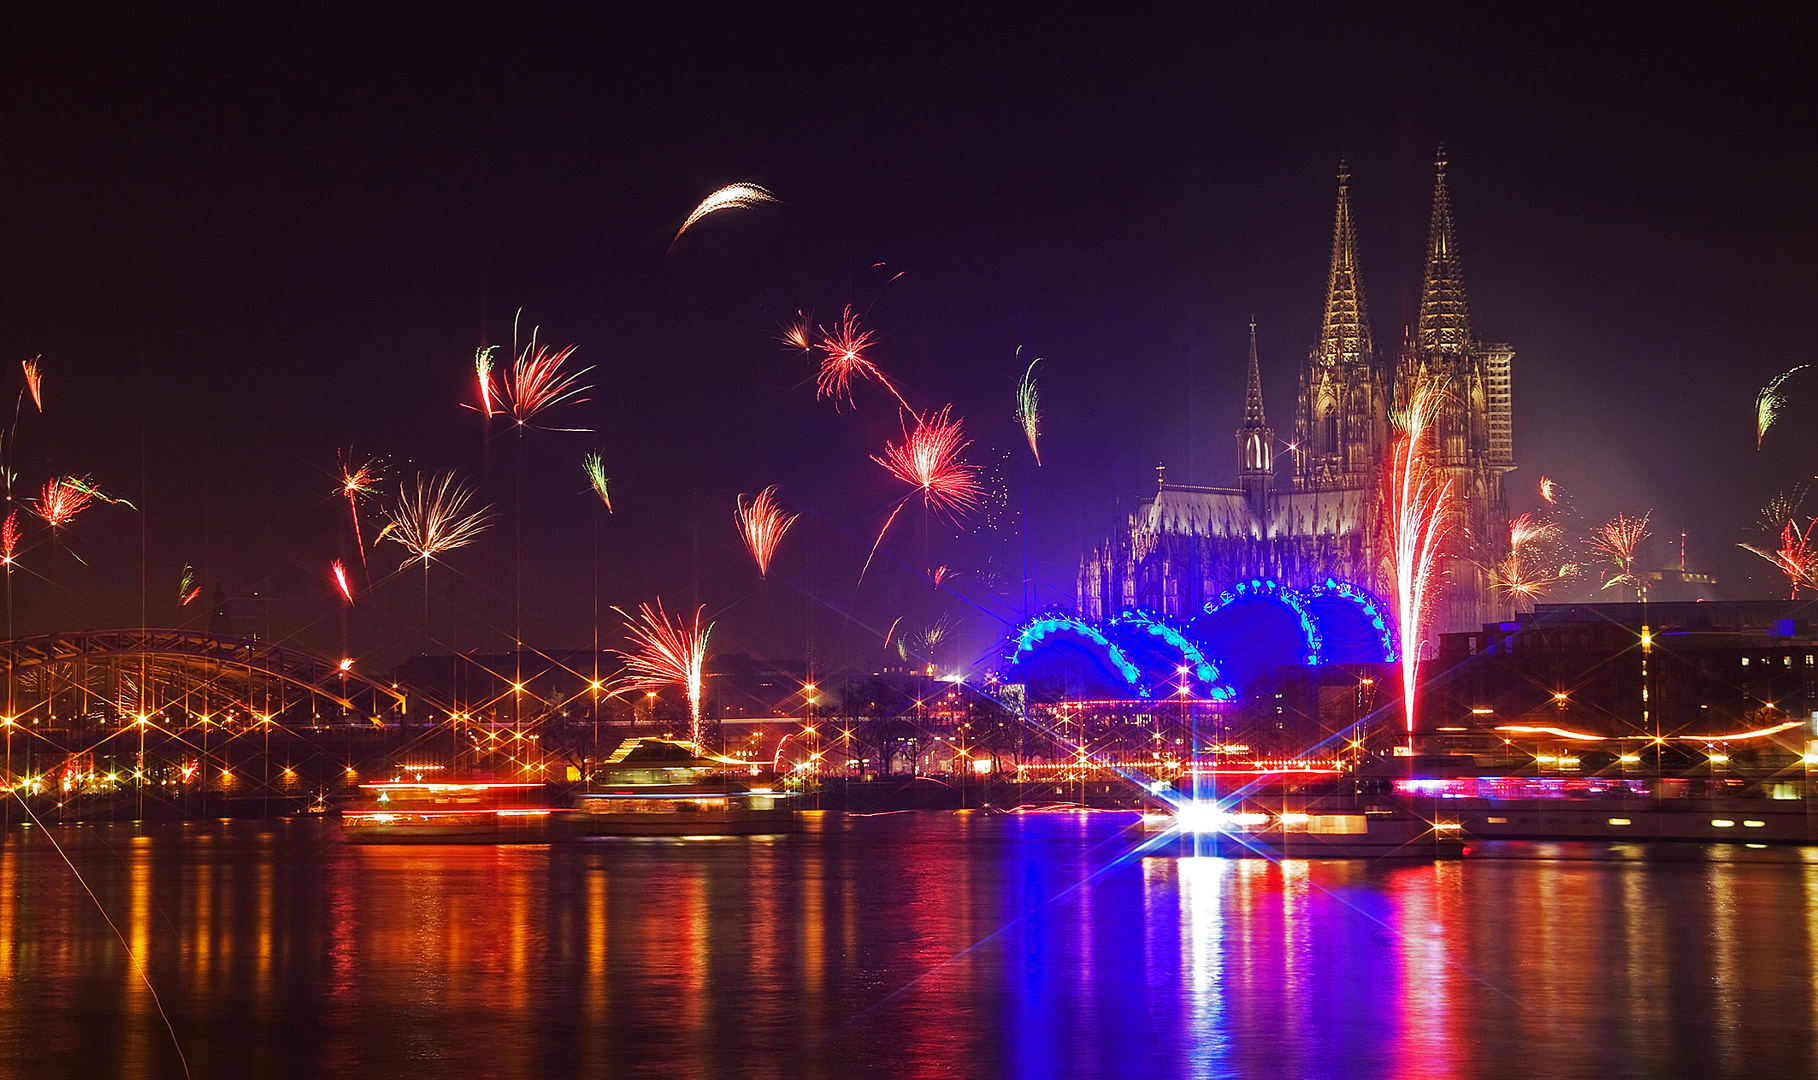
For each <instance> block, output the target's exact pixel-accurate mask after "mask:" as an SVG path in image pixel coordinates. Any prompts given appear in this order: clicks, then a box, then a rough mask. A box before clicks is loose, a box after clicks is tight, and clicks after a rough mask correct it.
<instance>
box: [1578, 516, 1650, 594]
mask: <svg viewBox="0 0 1818 1080" xmlns="http://www.w3.org/2000/svg"><path fill="white" fill-rule="evenodd" d="M1652 514H1653V511H1652V510H1650V511H1648V512H1647V513H1646V514H1643V515H1641V516H1640V517H1638V518H1632V517H1628V516H1626V515H1623V514H1617V515H1616V516H1615V517H1613V518H1611V519H1610V520H1608V521H1606V522H1604V523H1603V524H1602V525H1600V526H1598V528H1597V531H1596V532H1594V533H1592V534H1591V538H1590V544H1591V548H1592V549H1593V550H1595V551H1596V552H1597V553H1598V554H1600V555H1602V556H1603V557H1604V559H1605V560H1606V561H1608V562H1609V563H1610V565H1611V566H1612V567H1613V568H1614V569H1615V570H1616V573H1615V574H1614V575H1612V576H1611V577H1610V578H1609V579H1608V580H1606V581H1605V582H1604V583H1603V585H1602V586H1601V588H1603V589H1608V588H1611V587H1612V586H1616V585H1633V586H1634V587H1635V596H1636V598H1637V599H1642V600H1645V599H1646V598H1647V585H1646V584H1645V583H1644V582H1643V581H1642V580H1641V578H1640V577H1639V576H1637V575H1636V573H1635V555H1636V552H1637V551H1638V550H1639V549H1640V547H1641V542H1642V541H1643V540H1646V539H1647V538H1648V518H1649V517H1650V516H1651V515H1652Z"/></svg>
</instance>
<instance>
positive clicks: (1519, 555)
mask: <svg viewBox="0 0 1818 1080" xmlns="http://www.w3.org/2000/svg"><path fill="white" fill-rule="evenodd" d="M1562 531H1563V530H1562V529H1561V528H1560V526H1559V525H1558V524H1557V523H1556V522H1551V521H1545V520H1542V519H1539V518H1536V517H1535V516H1534V515H1533V514H1522V515H1521V516H1520V517H1517V518H1516V519H1514V520H1513V521H1511V522H1509V550H1508V553H1507V554H1505V555H1504V556H1503V557H1502V558H1501V559H1500V560H1498V561H1497V562H1496V563H1495V564H1494V565H1492V566H1491V567H1490V587H1491V588H1492V589H1495V590H1496V591H1498V592H1500V593H1502V594H1503V595H1504V596H1507V597H1508V598H1509V599H1510V600H1511V601H1514V602H1515V603H1516V604H1517V605H1518V606H1519V605H1520V604H1521V603H1523V602H1532V601H1535V600H1539V599H1540V598H1541V597H1542V596H1544V595H1545V594H1546V592H1547V590H1548V589H1550V588H1552V587H1553V586H1554V585H1558V584H1560V583H1561V582H1564V581H1568V580H1570V579H1571V578H1572V577H1573V576H1574V575H1576V573H1577V569H1578V568H1577V567H1576V566H1575V565H1574V564H1572V563H1571V562H1567V561H1564V560H1562V559H1561V558H1560V552H1559V538H1560V533H1561V532H1562Z"/></svg>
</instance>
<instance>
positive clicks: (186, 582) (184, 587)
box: [177, 563, 202, 607]
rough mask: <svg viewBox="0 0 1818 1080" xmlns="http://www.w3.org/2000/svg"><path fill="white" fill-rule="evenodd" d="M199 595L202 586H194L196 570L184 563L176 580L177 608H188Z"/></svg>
mask: <svg viewBox="0 0 1818 1080" xmlns="http://www.w3.org/2000/svg"><path fill="white" fill-rule="evenodd" d="M201 595H202V586H200V585H198V584H196V568H195V567H193V566H191V565H189V564H188V563H184V564H183V573H182V575H181V576H179V577H178V578H177V606H178V607H188V606H189V605H190V604H191V603H192V602H193V601H194V600H195V599H196V597H198V596H201Z"/></svg>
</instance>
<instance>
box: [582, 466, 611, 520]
mask: <svg viewBox="0 0 1818 1080" xmlns="http://www.w3.org/2000/svg"><path fill="white" fill-rule="evenodd" d="M581 471H583V472H585V473H586V474H587V486H589V487H591V488H593V493H594V494H595V495H598V496H599V497H600V501H601V502H603V503H605V504H606V512H607V513H608V514H610V513H612V493H611V492H610V491H608V490H607V485H608V484H610V483H612V477H610V476H607V475H606V458H605V456H604V455H603V454H601V453H600V452H599V451H598V450H594V451H591V452H589V453H587V454H586V455H584V456H583V457H582V458H581Z"/></svg>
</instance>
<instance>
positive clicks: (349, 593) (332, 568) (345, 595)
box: [328, 559, 353, 604]
mask: <svg viewBox="0 0 1818 1080" xmlns="http://www.w3.org/2000/svg"><path fill="white" fill-rule="evenodd" d="M328 572H329V573H330V574H332V575H333V576H334V579H335V588H337V589H339V590H340V591H341V597H342V599H344V600H346V601H347V602H348V603H349V604H352V603H353V586H352V585H351V584H349V583H348V580H347V566H346V564H345V563H343V562H342V561H341V560H340V559H336V560H335V561H334V562H332V563H329V564H328Z"/></svg>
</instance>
